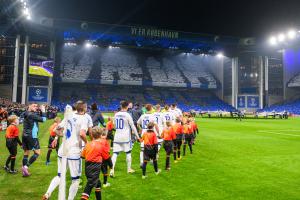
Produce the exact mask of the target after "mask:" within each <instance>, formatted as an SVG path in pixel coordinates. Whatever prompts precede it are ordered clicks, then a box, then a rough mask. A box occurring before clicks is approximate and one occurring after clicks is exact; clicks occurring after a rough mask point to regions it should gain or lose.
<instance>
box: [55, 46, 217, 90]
mask: <svg viewBox="0 0 300 200" xmlns="http://www.w3.org/2000/svg"><path fill="white" fill-rule="evenodd" d="M219 64H221V61H220V60H218V59H217V58H216V57H213V56H201V55H194V54H190V53H172V52H171V51H168V52H164V53H162V51H159V52H158V51H155V53H153V51H152V52H151V53H149V52H147V51H145V50H135V49H126V48H125V49H123V48H100V47H95V48H91V49H85V48H84V47H80V46H75V47H74V46H65V47H64V48H63V51H62V57H61V71H60V78H61V81H63V82H77V83H83V82H85V83H88V82H94V83H101V84H114V85H144V86H145V85H146V86H162V87H188V88H191V87H192V88H203V89H216V88H217V87H218V84H217V83H218V81H217V80H216V78H215V77H214V75H213V74H212V73H211V72H210V67H211V66H216V65H219Z"/></svg>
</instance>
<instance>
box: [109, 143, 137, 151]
mask: <svg viewBox="0 0 300 200" xmlns="http://www.w3.org/2000/svg"><path fill="white" fill-rule="evenodd" d="M131 150H132V142H126V143H115V142H114V146H113V153H119V152H125V153H127V152H129V151H131Z"/></svg>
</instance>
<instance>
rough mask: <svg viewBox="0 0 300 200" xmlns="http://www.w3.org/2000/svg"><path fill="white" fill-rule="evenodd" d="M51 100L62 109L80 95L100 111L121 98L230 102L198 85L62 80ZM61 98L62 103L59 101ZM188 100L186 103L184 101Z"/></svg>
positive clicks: (194, 104)
mask: <svg viewBox="0 0 300 200" xmlns="http://www.w3.org/2000/svg"><path fill="white" fill-rule="evenodd" d="M55 90H56V91H57V92H56V94H54V97H53V104H54V105H55V106H57V107H59V108H60V109H63V108H64V107H65V106H66V104H73V103H75V101H76V100H78V99H83V100H85V101H87V102H88V103H89V104H92V103H93V102H97V103H98V105H100V107H99V109H100V110H103V111H115V110H117V109H118V106H119V103H120V101H121V100H124V99H126V100H129V101H131V102H135V103H140V104H145V103H152V104H161V105H164V104H171V103H177V104H178V106H179V107H180V108H181V109H182V110H183V111H190V110H197V111H217V110H224V111H231V110H235V109H234V108H233V107H232V106H230V105H228V104H227V103H225V102H223V101H222V100H220V99H218V98H217V97H216V96H214V95H213V94H212V93H211V92H209V91H201V90H199V89H183V88H182V89H181V90H178V89H177V90H174V89H172V88H155V89H154V88H145V87H140V86H95V85H85V86H83V85H80V84H78V85H74V84H72V85H68V84H61V85H60V86H59V87H57V88H55ZM62 102H64V103H62ZM187 102H188V103H187Z"/></svg>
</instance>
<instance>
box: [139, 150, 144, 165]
mask: <svg viewBox="0 0 300 200" xmlns="http://www.w3.org/2000/svg"><path fill="white" fill-rule="evenodd" d="M143 163H144V152H143V151H140V165H142V164H143Z"/></svg>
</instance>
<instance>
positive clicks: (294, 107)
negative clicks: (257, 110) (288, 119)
mask: <svg viewBox="0 0 300 200" xmlns="http://www.w3.org/2000/svg"><path fill="white" fill-rule="evenodd" d="M263 111H266V112H273V111H275V112H283V111H287V112H289V113H293V114H296V115H300V99H298V100H295V101H293V102H289V103H284V104H280V105H272V106H270V107H267V108H264V109H263Z"/></svg>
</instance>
